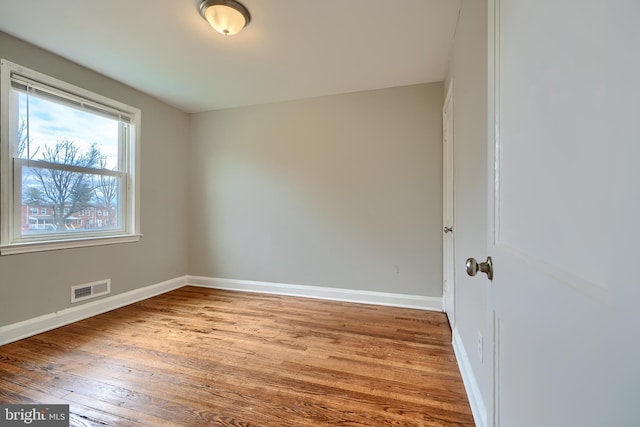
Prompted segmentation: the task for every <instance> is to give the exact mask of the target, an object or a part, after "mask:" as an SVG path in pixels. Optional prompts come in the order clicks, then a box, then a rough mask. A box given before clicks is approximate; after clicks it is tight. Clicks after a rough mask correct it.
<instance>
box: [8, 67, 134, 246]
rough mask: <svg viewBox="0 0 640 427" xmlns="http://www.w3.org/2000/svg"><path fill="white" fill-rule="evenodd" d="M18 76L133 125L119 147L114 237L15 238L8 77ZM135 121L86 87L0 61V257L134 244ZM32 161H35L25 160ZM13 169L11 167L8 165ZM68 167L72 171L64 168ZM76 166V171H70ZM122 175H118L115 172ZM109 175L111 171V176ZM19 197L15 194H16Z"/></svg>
mask: <svg viewBox="0 0 640 427" xmlns="http://www.w3.org/2000/svg"><path fill="white" fill-rule="evenodd" d="M14 75H19V76H20V77H23V78H25V79H28V80H30V81H33V82H36V83H40V84H42V85H44V86H46V87H48V88H54V89H55V90H56V92H57V95H60V96H63V97H68V98H69V99H73V100H80V101H82V102H85V103H87V104H88V105H92V106H93V107H97V108H101V109H104V110H105V111H118V112H119V113H122V114H124V115H126V116H127V117H128V118H129V123H130V124H131V125H132V126H133V131H132V132H130V135H129V138H128V140H127V144H128V146H127V147H123V150H124V156H123V159H124V161H123V163H124V165H122V170H123V171H124V179H123V182H124V183H123V189H122V193H123V194H124V200H123V201H122V202H124V206H125V208H124V209H123V218H122V220H123V228H122V230H118V231H117V232H114V233H109V232H106V233H105V232H104V231H96V232H92V231H88V232H86V233H81V234H78V235H76V234H75V233H69V234H68V235H67V234H64V235H61V234H56V235H54V236H51V237H46V236H39V237H38V239H37V240H32V239H25V238H22V236H21V235H20V234H19V232H18V231H16V230H19V227H20V215H21V203H20V202H17V200H18V199H20V197H16V190H15V189H14V187H21V185H19V184H18V185H15V186H14V182H17V181H16V180H17V179H19V177H20V173H19V172H20V171H21V164H22V163H24V161H22V160H20V159H15V160H14V158H13V157H14V154H13V144H12V141H11V140H10V138H11V129H10V128H11V127H12V126H11V123H12V115H13V114H15V111H12V110H11V108H12V107H11V85H12V83H11V81H12V76H14ZM140 120H141V111H140V110H139V109H137V108H134V107H131V106H129V105H126V104H123V103H121V102H118V101H115V100H112V99H109V98H107V97H104V96H102V95H99V94H96V93H93V92H91V91H88V90H86V89H83V88H80V87H77V86H75V85H72V84H70V83H66V82H63V81H61V80H58V79H56V78H53V77H50V76H47V75H45V74H43V73H40V72H37V71H34V70H31V69H29V68H26V67H23V66H21V65H18V64H15V63H12V62H10V61H7V60H5V59H1V60H0V193H1V196H0V255H11V254H18V253H28V252H40V251H48V250H57V249H67V248H78V247H87V246H98V245H108V244H116V243H127V242H136V241H139V240H140V238H141V237H142V234H141V231H140V177H139V170H140ZM31 162H32V163H38V162H37V161H31ZM14 165H15V166H14ZM70 168H71V169H73V167H70ZM76 168H77V167H76ZM117 173H118V174H122V172H117ZM114 174H115V172H114ZM18 196H21V195H18Z"/></svg>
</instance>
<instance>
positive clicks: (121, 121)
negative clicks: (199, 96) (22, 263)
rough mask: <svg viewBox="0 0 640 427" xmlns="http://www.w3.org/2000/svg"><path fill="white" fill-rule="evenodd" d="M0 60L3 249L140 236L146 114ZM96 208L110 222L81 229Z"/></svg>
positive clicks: (7, 251)
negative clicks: (142, 135) (143, 119)
mask: <svg viewBox="0 0 640 427" xmlns="http://www.w3.org/2000/svg"><path fill="white" fill-rule="evenodd" d="M0 65H1V73H0V83H1V98H0V99H1V100H2V104H1V105H0V114H1V116H0V120H1V122H0V130H1V132H2V133H1V134H0V138H1V139H0V186H1V187H0V189H1V193H2V196H1V197H0V254H2V255H6V254H12V253H21V252H34V251H41V250H51V249H61V248H67V247H79V246H93V245H99V244H110V243H119V242H129V241H136V240H139V238H140V234H139V220H138V218H139V209H138V206H139V203H138V200H137V199H138V197H137V195H138V191H137V189H138V187H139V185H138V179H137V177H136V170H138V168H137V167H136V165H137V160H136V159H137V158H138V156H137V153H138V152H139V145H138V141H139V129H140V111H139V110H138V109H136V108H133V107H129V106H127V105H124V104H122V103H120V102H117V101H113V100H111V99H108V98H105V97H103V96H101V95H97V94H94V93H91V92H89V91H87V90H84V89H81V88H78V87H76V86H73V85H70V84H68V83H65V82H62V81H60V80H57V79H54V78H52V77H49V76H46V75H44V74H41V73H38V72H36V71H33V70H29V69H27V68H25V67H22V66H20V65H17V64H13V63H11V62H9V61H6V60H2V62H1V64H0ZM97 206H99V207H101V208H103V209H101V210H100V211H98V212H108V211H111V212H112V215H111V218H110V220H109V221H108V222H105V223H102V222H101V223H100V226H99V227H98V228H96V227H92V226H90V225H91V224H89V223H85V224H86V225H85V226H83V225H82V221H78V220H77V216H78V215H81V214H82V213H83V212H84V213H85V214H87V213H89V212H90V209H91V208H94V209H95V207H97ZM34 209H36V210H37V209H40V213H41V215H43V216H44V217H39V218H34V217H29V215H28V214H27V212H33V211H34Z"/></svg>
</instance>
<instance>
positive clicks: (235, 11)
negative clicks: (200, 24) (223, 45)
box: [200, 0, 251, 36]
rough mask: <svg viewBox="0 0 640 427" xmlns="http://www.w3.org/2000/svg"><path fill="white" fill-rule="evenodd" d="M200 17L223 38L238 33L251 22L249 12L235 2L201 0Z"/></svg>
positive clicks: (231, 0) (230, 0)
mask: <svg viewBox="0 0 640 427" xmlns="http://www.w3.org/2000/svg"><path fill="white" fill-rule="evenodd" d="M200 15H202V17H203V18H204V19H206V20H207V22H209V24H210V25H211V26H212V27H213V29H214V30H216V31H217V32H219V33H220V34H223V35H225V36H230V35H233V34H237V33H239V32H240V31H241V30H242V29H243V28H244V27H246V26H247V25H248V24H249V21H251V15H250V14H249V10H247V8H246V7H244V6H243V5H242V4H241V3H239V2H237V1H235V0H202V2H201V3H200Z"/></svg>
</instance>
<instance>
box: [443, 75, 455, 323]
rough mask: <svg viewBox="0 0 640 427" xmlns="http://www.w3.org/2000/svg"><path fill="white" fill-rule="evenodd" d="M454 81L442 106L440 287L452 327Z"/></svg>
mask: <svg viewBox="0 0 640 427" xmlns="http://www.w3.org/2000/svg"><path fill="white" fill-rule="evenodd" d="M453 85H454V83H453V80H452V81H451V83H450V84H449V89H448V90H447V96H446V98H445V100H444V107H443V108H442V178H443V179H442V182H443V189H442V194H443V203H442V206H443V209H442V290H443V292H444V311H445V312H446V313H447V317H448V318H449V325H450V326H451V329H452V330H453V328H454V327H455V303H454V296H455V268H454V267H455V246H454V245H455V239H454V237H453V219H454V214H453V209H454V200H455V199H454V195H453V192H454V185H453V177H454V173H453V90H454V89H453Z"/></svg>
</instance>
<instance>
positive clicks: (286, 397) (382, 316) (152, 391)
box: [0, 286, 474, 427]
mask: <svg viewBox="0 0 640 427" xmlns="http://www.w3.org/2000/svg"><path fill="white" fill-rule="evenodd" d="M450 343H451V331H450V329H449V326H448V324H447V320H446V317H445V315H444V314H442V313H434V312H427V311H420V310H410V309H401V308H392V307H380V306H371V305H362V304H349V303H340V302H332V301H322V300H313V299H305V298H294V297H285V296H276V295H264V294H252V293H244V292H229V291H220V290H213V289H205V288H197V287H189V286H188V287H184V288H181V289H178V290H175V291H172V292H169V293H166V294H163V295H160V296H157V297H154V298H151V299H148V300H145V301H141V302H139V303H136V304H132V305H129V306H126V307H123V308H120V309H118V310H114V311H111V312H108V313H105V314H102V315H99V316H95V317H92V318H90V319H86V320H83V321H80V322H77V323H74V324H72V325H68V326H65V327H62V328H59V329H56V330H53V331H49V332H46V333H43V334H40V335H37V336H34V337H31V338H28V339H25V340H22V341H18V342H15V343H12V344H7V345H5V346H2V347H0V403H45V404H46V403H48V404H54V403H63V404H69V405H70V410H71V425H73V426H105V425H106V426H205V425H211V426H243V427H249V426H277V427H288V426H291V427H304V426H402V427H410V426H473V425H474V424H473V418H472V416H471V410H470V408H469V403H468V401H467V397H466V395H465V392H464V388H463V385H462V380H461V378H460V374H459V371H458V367H457V365H456V361H455V358H454V355H453V350H452V348H451V344H450Z"/></svg>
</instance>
